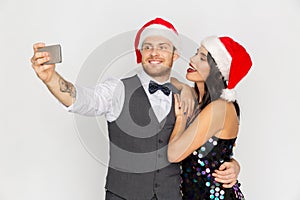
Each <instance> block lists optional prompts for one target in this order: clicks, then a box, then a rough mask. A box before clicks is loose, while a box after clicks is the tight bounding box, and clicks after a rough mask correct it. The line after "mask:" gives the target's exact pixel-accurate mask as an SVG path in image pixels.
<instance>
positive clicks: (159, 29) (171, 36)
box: [138, 24, 180, 50]
mask: <svg viewBox="0 0 300 200" xmlns="http://www.w3.org/2000/svg"><path fill="white" fill-rule="evenodd" d="M149 36H162V37H164V38H166V39H168V40H169V41H170V42H171V43H172V44H173V46H174V47H175V48H176V49H177V50H180V39H179V36H178V35H177V34H176V33H175V32H174V31H173V30H172V29H169V28H167V27H165V26H163V25H160V24H153V25H151V26H149V27H147V28H145V29H144V30H143V31H142V33H141V36H140V40H139V45H138V48H139V49H141V48H142V45H143V42H144V40H145V39H146V38H147V37H149Z"/></svg>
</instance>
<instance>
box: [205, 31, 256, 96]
mask: <svg viewBox="0 0 300 200" xmlns="http://www.w3.org/2000/svg"><path fill="white" fill-rule="evenodd" d="M201 44H202V45H203V46H204V47H205V48H206V50H207V51H208V52H209V53H210V54H211V55H212V57H213V58H214V60H215V61H216V63H217V67H218V68H219V70H220V72H221V74H222V75H223V77H224V79H225V80H226V81H228V83H227V88H226V89H224V90H223V92H222V95H221V98H223V99H225V100H227V101H235V99H236V97H235V92H234V88H235V86H236V85H237V84H238V83H239V82H240V81H241V80H242V79H243V77H244V76H245V75H246V74H247V73H248V71H249V70H250V68H251V66H252V61H251V58H250V56H249V54H248V53H247V51H246V49H245V48H244V47H243V46H242V45H240V44H239V43H237V42H236V41H234V40H233V39H232V38H230V37H216V36H211V37H207V38H205V39H204V40H203V41H202V43H201Z"/></svg>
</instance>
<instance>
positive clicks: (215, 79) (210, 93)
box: [195, 52, 240, 117]
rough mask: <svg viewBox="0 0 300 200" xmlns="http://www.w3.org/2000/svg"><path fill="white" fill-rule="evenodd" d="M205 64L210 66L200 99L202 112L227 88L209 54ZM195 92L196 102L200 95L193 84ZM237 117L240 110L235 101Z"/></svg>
mask: <svg viewBox="0 0 300 200" xmlns="http://www.w3.org/2000/svg"><path fill="white" fill-rule="evenodd" d="M207 62H208V65H209V66H210V72H209V75H208V77H207V79H206V81H205V82H204V90H205V91H204V96H203V97H202V100H201V103H200V110H203V109H204V108H205V107H206V106H207V105H208V104H209V103H210V102H212V101H215V100H217V99H219V98H220V96H221V94H222V90H223V89H225V88H227V83H226V81H225V80H224V77H223V76H222V74H221V72H220V70H219V69H218V67H217V64H216V62H215V60H214V58H213V57H212V56H211V54H210V53H209V52H208V54H207ZM195 90H196V93H197V95H198V102H199V98H200V93H199V90H198V87H197V85H196V83H195ZM233 104H234V107H235V110H236V113H237V116H238V117H239V116H240V108H239V105H238V103H237V102H236V101H234V102H233Z"/></svg>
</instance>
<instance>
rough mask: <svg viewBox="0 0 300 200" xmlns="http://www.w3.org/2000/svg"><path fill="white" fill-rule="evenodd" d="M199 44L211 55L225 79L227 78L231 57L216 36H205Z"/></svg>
mask: <svg viewBox="0 0 300 200" xmlns="http://www.w3.org/2000/svg"><path fill="white" fill-rule="evenodd" d="M201 44H202V45H203V46H204V47H205V48H206V50H207V51H208V52H209V53H210V54H211V55H212V57H213V58H214V60H215V61H216V63H217V67H218V68H219V70H220V72H221V74H222V75H223V76H224V78H225V80H228V79H229V72H230V65H231V61H232V58H231V56H230V54H229V52H228V51H227V49H226V48H225V46H224V45H223V43H222V42H221V41H220V39H219V38H218V37H216V36H211V37H207V38H205V39H204V40H203V41H202V42H201Z"/></svg>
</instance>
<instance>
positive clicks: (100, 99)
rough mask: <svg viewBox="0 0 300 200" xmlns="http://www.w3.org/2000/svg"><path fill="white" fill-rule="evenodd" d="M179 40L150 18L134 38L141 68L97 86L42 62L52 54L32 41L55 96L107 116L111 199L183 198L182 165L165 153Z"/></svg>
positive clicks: (37, 64)
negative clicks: (74, 81)
mask: <svg viewBox="0 0 300 200" xmlns="http://www.w3.org/2000/svg"><path fill="white" fill-rule="evenodd" d="M179 43H180V42H179V37H178V33H177V31H176V29H175V28H174V26H173V25H172V24H171V23H169V22H167V21H165V20H163V19H161V18H156V19H154V20H151V21H149V22H148V23H146V24H145V25H144V26H143V27H142V28H141V29H140V30H139V31H138V33H137V35H136V39H135V49H136V55H137V62H138V63H142V67H143V70H142V72H141V73H140V74H137V75H135V76H133V77H129V78H125V79H122V80H119V79H108V80H107V81H105V82H103V83H101V84H99V85H97V86H96V87H95V88H94V89H88V88H83V87H80V86H78V85H76V86H74V85H73V84H72V83H69V82H67V81H65V80H64V79H63V78H62V77H61V76H60V75H59V74H58V73H57V72H56V71H55V65H44V63H45V62H47V61H48V60H49V55H48V53H47V52H37V49H38V48H40V47H43V46H44V44H42V43H38V44H35V45H34V56H33V58H32V59H31V62H32V66H33V68H34V70H35V72H36V73H37V75H38V77H39V78H40V79H41V80H42V81H43V82H44V83H45V84H46V86H47V87H48V89H49V90H50V91H51V92H52V94H53V95H54V96H55V97H56V98H57V99H58V100H59V101H60V102H61V103H62V104H64V105H65V106H66V107H68V110H69V111H71V112H74V113H79V114H83V115H102V114H104V115H105V117H106V119H107V121H108V132H109V139H110V160H109V166H108V173H107V177H106V190H107V191H106V199H107V200H109V199H137V200H144V199H145V200H150V199H159V200H169V199H170V200H180V199H182V198H181V193H180V166H179V164H177V163H172V164H171V163H169V162H168V160H167V153H166V152H167V151H166V150H167V144H168V141H169V136H170V134H171V132H172V129H173V125H174V123H175V115H174V106H173V95H172V91H170V88H171V86H170V84H169V82H170V73H171V68H172V65H173V62H174V61H175V60H177V59H178V57H179V55H178V51H177V50H178V48H179V46H180V45H179ZM187 90H189V89H187ZM227 165H228V166H230V164H228V163H227ZM228 166H225V165H224V166H223V167H224V168H228ZM236 166H237V167H238V165H237V164H236V165H235V167H236ZM231 170H232V168H231ZM237 171H238V170H237ZM222 173H223V174H224V172H221V173H220V175H221V176H220V177H221V178H225V179H226V180H227V181H228V180H229V181H228V183H230V180H231V181H232V179H233V180H235V179H236V174H237V173H236V174H235V173H232V171H231V173H229V177H226V176H223V177H222ZM227 173H228V170H227ZM225 174H226V173H225Z"/></svg>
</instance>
